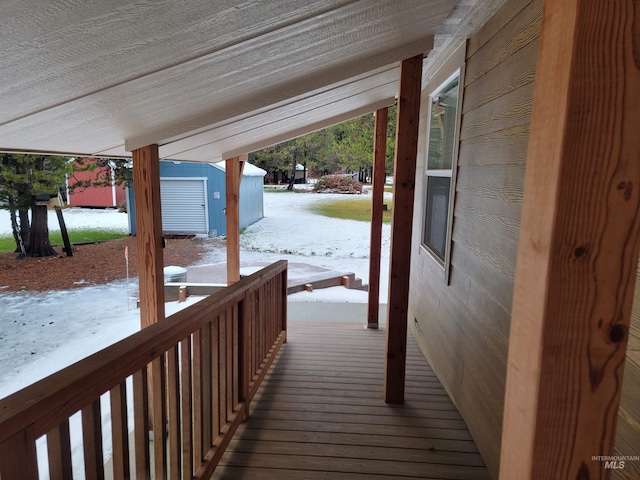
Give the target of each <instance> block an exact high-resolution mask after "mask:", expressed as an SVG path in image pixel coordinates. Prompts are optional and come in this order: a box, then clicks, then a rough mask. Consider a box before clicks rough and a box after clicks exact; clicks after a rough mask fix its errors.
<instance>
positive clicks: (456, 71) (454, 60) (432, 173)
mask: <svg viewBox="0 0 640 480" xmlns="http://www.w3.org/2000/svg"><path fill="white" fill-rule="evenodd" d="M465 46H466V45H465V44H463V45H461V46H460V47H459V48H458V49H457V51H456V52H454V54H452V55H451V57H450V58H449V60H447V62H445V65H444V66H443V67H442V68H441V69H440V71H439V72H438V73H437V74H436V75H435V77H434V79H432V82H431V83H430V84H429V85H428V88H427V90H428V91H429V92H430V93H429V101H428V104H427V105H428V111H427V119H426V120H427V121H426V124H427V125H426V132H425V138H426V145H425V155H424V174H423V189H422V190H423V191H422V198H423V210H422V219H421V231H420V243H419V248H420V250H422V251H424V252H426V253H427V256H428V257H429V258H431V259H432V261H433V263H434V265H437V267H438V268H437V271H440V272H441V273H442V279H443V281H444V282H445V284H446V285H449V283H450V276H451V250H452V246H453V238H452V237H453V220H454V208H455V193H456V179H457V172H458V151H459V147H460V126H461V119H462V103H463V97H464V67H465V64H464V60H465V54H466V49H465ZM445 72H449V74H448V75H447V76H446V77H444V79H443V75H444V74H446V73H445ZM456 77H459V82H458V108H457V112H456V123H455V130H456V132H455V138H454V145H453V155H452V159H451V169H450V170H449V169H447V170H429V169H428V161H429V134H430V131H431V108H432V105H433V97H434V95H435V94H436V93H439V92H440V91H441V90H442V89H443V88H444V87H446V86H447V85H448V84H449V83H450V82H451V81H452V80H453V79H455V78H456ZM436 81H437V84H436ZM434 84H436V85H437V86H436V87H435V88H434V87H433V85H434ZM449 176H450V177H451V183H450V186H449V188H450V190H449V205H448V212H447V232H446V238H445V252H444V260H441V259H440V257H439V256H438V255H437V254H436V253H435V252H434V251H432V250H431V248H429V246H428V245H425V244H424V233H425V228H426V224H425V217H426V209H427V184H428V178H429V177H449Z"/></svg>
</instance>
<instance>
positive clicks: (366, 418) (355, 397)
mask: <svg viewBox="0 0 640 480" xmlns="http://www.w3.org/2000/svg"><path fill="white" fill-rule="evenodd" d="M385 333H386V332H385V331H384V330H378V331H376V330H365V329H364V328H363V326H362V324H360V323H297V324H296V323H294V324H290V325H289V333H288V343H287V344H286V345H285V346H283V348H282V350H281V352H280V354H279V356H278V358H277V359H276V360H275V361H274V364H273V365H272V367H271V370H270V371H269V373H268V374H267V377H266V378H265V381H264V383H263V385H262V387H261V388H260V390H259V391H258V394H257V395H256V397H255V399H254V402H253V403H252V404H251V418H250V420H249V421H248V422H247V423H245V424H243V425H241V426H240V428H239V429H238V432H237V433H236V435H235V437H234V439H233V440H232V441H231V444H230V446H229V449H228V450H227V452H226V453H225V454H224V456H223V458H222V461H221V462H220V465H219V466H218V468H217V469H216V472H215V475H214V477H213V478H215V479H219V480H223V479H224V480H230V479H233V480H240V479H260V480H270V479H278V480H288V479H291V480H301V479H312V480H319V479H322V480H341V479H371V478H377V479H378V478H379V479H382V478H385V479H416V478H421V479H431V478H437V479H469V480H482V479H489V478H490V477H489V474H488V473H487V470H486V468H485V467H484V464H483V462H482V459H481V457H480V455H479V454H478V452H477V450H476V447H475V444H474V442H473V440H472V439H471V437H470V435H469V432H468V430H467V427H466V425H465V423H464V421H463V420H462V419H461V417H460V415H459V414H458V412H457V410H456V408H455V406H454V405H453V403H452V402H451V400H450V399H449V397H448V396H447V394H446V392H445V390H444V389H443V387H442V386H441V385H440V382H439V381H438V379H437V378H436V376H435V374H434V373H433V371H432V370H431V368H430V367H429V365H428V364H427V362H426V360H425V359H424V357H423V356H422V354H421V353H420V351H419V350H418V347H417V345H416V344H415V342H414V341H413V339H411V338H410V340H409V346H408V358H407V389H406V403H405V405H403V406H390V405H386V404H385V403H384V401H383V390H382V383H383V375H384V352H385V349H384V346H385Z"/></svg>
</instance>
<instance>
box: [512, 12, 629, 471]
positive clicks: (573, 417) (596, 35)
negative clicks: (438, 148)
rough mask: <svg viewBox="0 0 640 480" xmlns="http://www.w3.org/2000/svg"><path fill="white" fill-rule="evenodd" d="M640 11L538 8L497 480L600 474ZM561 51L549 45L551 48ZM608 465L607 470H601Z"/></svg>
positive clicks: (625, 222) (613, 364) (622, 275)
mask: <svg viewBox="0 0 640 480" xmlns="http://www.w3.org/2000/svg"><path fill="white" fill-rule="evenodd" d="M639 25H640V11H638V9H637V6H634V2H629V1H626V0H616V1H614V0H612V1H611V2H600V1H598V0H556V1H551V0H550V1H547V2H545V4H544V14H543V25H542V36H541V40H540V50H539V53H538V63H537V72H536V84H535V93H534V107H533V116H532V121H531V134H530V139H529V151H528V162H527V173H526V178H525V187H524V203H523V208H522V218H521V223H520V244H519V250H518V261H517V271H516V281H515V289H514V299H513V314H512V323H511V333H510V344H509V359H508V371H507V384H506V397H505V407H504V408H505V409H504V425H503V433H502V450H501V455H500V478H501V479H504V480H508V479H513V478H518V479H524V480H526V479H536V480H544V479H552V478H553V479H555V478H572V479H573V478H576V479H577V478H584V479H586V478H609V474H610V473H611V471H610V470H607V466H606V463H605V462H604V461H599V460H597V459H595V460H594V459H593V457H594V456H596V457H597V456H607V455H612V454H613V447H614V437H615V426H616V418H617V416H618V404H619V400H620V391H621V388H622V374H623V368H624V362H625V351H626V346H627V339H628V335H629V320H630V312H631V306H632V299H633V292H634V283H635V280H634V279H635V274H636V269H637V265H638V236H639V231H640V218H639V217H640V215H639V212H640V161H639V159H640V135H638V131H640V108H638V106H639V105H640V88H638V87H639V86H640V61H639V60H638V59H640V43H639V42H638V34H637V32H638V26H639ZM560 45H561V46H562V48H559V46H560ZM610 466H611V465H609V467H610Z"/></svg>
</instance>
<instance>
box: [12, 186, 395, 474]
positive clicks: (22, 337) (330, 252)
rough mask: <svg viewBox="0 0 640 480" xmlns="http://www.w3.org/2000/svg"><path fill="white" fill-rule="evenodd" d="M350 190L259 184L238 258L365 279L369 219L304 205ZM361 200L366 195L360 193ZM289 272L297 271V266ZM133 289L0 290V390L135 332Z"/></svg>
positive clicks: (113, 216) (72, 221)
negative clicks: (255, 218)
mask: <svg viewBox="0 0 640 480" xmlns="http://www.w3.org/2000/svg"><path fill="white" fill-rule="evenodd" d="M296 187H298V186H297V185H296ZM352 198H353V196H351V195H340V194H323V195H317V194H313V193H301V192H300V193H296V192H266V193H265V194H264V212H265V218H263V219H262V220H260V221H259V222H257V223H255V224H253V225H251V226H249V227H247V228H246V229H245V230H244V231H243V233H242V235H241V236H240V239H241V241H240V242H241V254H240V259H241V262H243V263H244V262H269V263H271V262H275V261H277V260H280V259H286V260H289V261H290V262H291V263H297V264H306V265H309V273H311V271H312V270H313V268H312V267H322V268H326V269H329V270H332V271H335V272H340V273H346V272H353V273H355V274H356V276H357V277H359V278H361V279H362V280H363V282H364V283H365V284H366V283H368V272H369V248H370V228H371V226H370V223H369V222H357V221H353V220H341V219H332V218H327V217H323V216H321V215H318V214H315V213H313V211H312V209H313V207H314V206H315V205H316V204H318V203H321V202H330V201H340V200H341V199H352ZM369 198H370V197H369ZM390 198H391V195H390V194H388V193H385V199H387V200H389V199H390ZM362 200H363V201H367V198H363V199H362ZM50 215H53V216H50V218H49V228H50V230H55V227H57V225H58V220H57V217H56V216H55V213H50ZM64 218H65V222H66V224H67V228H108V229H120V230H122V231H123V232H126V231H127V228H128V226H127V225H128V222H127V215H126V214H124V213H119V212H117V211H115V210H94V209H81V208H70V209H66V210H64ZM382 232H383V234H382V237H383V240H382V245H383V248H382V251H383V254H382V259H381V274H380V280H381V286H380V292H381V293H380V302H381V303H386V301H387V290H388V276H389V248H390V234H391V230H390V226H389V225H388V224H385V225H383V229H382ZM7 233H8V234H10V233H11V227H10V222H9V214H8V212H6V211H0V235H2V234H7ZM212 245H214V246H215V245H218V247H220V246H223V245H224V242H218V243H215V242H212ZM225 261H226V253H225V250H224V248H214V247H212V249H211V251H210V252H209V253H208V254H207V255H206V256H205V257H203V260H202V262H201V263H202V264H219V263H224V262H225ZM296 274H297V275H299V276H304V274H305V270H304V268H303V269H302V270H299V271H298V272H296ZM0 289H2V287H0ZM136 292H137V281H131V282H128V283H127V282H124V281H121V282H115V283H112V284H109V285H100V286H89V287H84V288H81V289H77V290H71V291H57V292H47V293H31V292H1V293H0V312H3V313H2V316H1V317H0V365H2V377H0V398H3V397H5V396H7V395H9V394H11V393H13V392H15V391H17V390H20V389H21V388H24V387H26V386H28V385H30V384H32V383H35V382H36V381H38V380H40V379H42V378H44V377H46V376H48V375H50V374H52V373H54V372H56V371H58V370H60V369H62V368H64V367H66V366H68V365H71V364H72V363H75V362H77V361H79V360H81V359H82V358H85V357H86V356H88V355H91V354H93V353H95V352H97V351H99V350H101V349H102V348H105V347H107V346H108V345H111V344H113V343H115V342H117V341H119V340H121V339H123V338H125V337H126V336H129V335H131V334H133V333H135V332H136V331H138V330H139V328H140V314H139V310H138V309H137V308H136ZM200 299H201V298H199V297H188V299H187V302H184V303H177V302H170V303H167V304H166V314H167V316H168V315H171V314H173V313H175V312H176V311H178V310H180V309H182V308H185V307H188V306H189V305H192V304H193V303H195V302H197V301H199V300H200ZM367 300H368V294H367V292H365V291H362V290H349V289H346V288H344V287H333V288H327V289H315V290H314V291H312V292H306V291H303V292H299V293H295V294H292V295H290V296H289V301H290V302H329V303H331V302H333V303H335V302H346V303H361V304H362V303H366V302H367ZM128 388H131V387H130V386H129V387H128ZM101 403H102V409H103V412H102V413H103V424H104V431H103V435H104V438H105V443H104V445H105V456H108V455H109V449H110V422H109V421H108V415H109V402H108V396H103V398H102V400H101ZM130 418H131V416H130ZM71 431H72V433H71V434H72V437H74V438H77V439H78V441H77V442H76V441H74V442H73V443H74V445H73V460H74V463H75V462H78V464H79V465H81V464H82V449H81V448H80V446H79V445H80V444H79V443H78V442H79V439H80V437H81V433H80V432H81V426H80V420H79V418H78V416H75V417H74V418H72V420H71ZM38 452H39V458H40V459H41V461H43V462H44V461H45V460H46V441H45V440H44V439H40V440H39V441H38ZM43 470H45V469H43ZM42 478H46V476H43V477H42Z"/></svg>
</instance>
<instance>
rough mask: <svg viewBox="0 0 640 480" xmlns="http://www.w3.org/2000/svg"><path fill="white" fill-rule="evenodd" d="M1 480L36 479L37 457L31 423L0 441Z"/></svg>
mask: <svg viewBox="0 0 640 480" xmlns="http://www.w3.org/2000/svg"><path fill="white" fill-rule="evenodd" d="M0 478H1V479H2V480H38V458H37V455H36V438H35V434H34V432H33V425H29V426H28V427H26V428H24V429H23V430H21V431H19V432H18V433H16V434H15V435H13V436H11V437H9V438H7V439H6V440H5V441H4V442H0Z"/></svg>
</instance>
